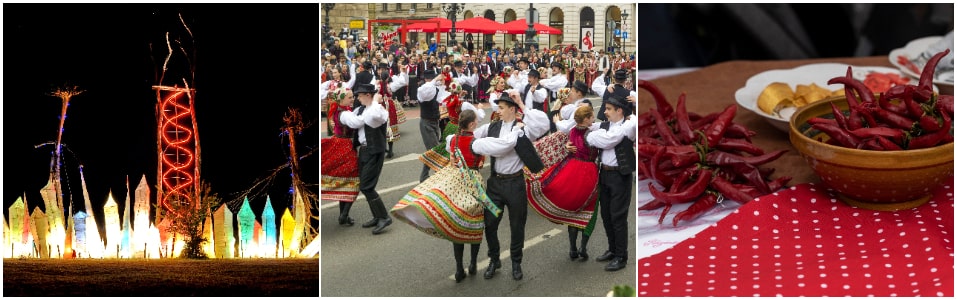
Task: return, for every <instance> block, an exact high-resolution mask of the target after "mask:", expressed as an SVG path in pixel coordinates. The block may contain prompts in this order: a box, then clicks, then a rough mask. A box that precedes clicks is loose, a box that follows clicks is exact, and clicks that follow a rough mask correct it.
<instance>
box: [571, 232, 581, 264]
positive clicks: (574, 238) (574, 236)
mask: <svg viewBox="0 0 957 300" xmlns="http://www.w3.org/2000/svg"><path fill="white" fill-rule="evenodd" d="M579 231H581V230H579V229H578V228H577V227H571V226H568V242H569V244H570V246H571V250H570V251H568V257H571V259H572V260H575V259H578V256H579V255H578V246H576V245H575V244H577V243H578V241H577V240H578V232H579Z"/></svg>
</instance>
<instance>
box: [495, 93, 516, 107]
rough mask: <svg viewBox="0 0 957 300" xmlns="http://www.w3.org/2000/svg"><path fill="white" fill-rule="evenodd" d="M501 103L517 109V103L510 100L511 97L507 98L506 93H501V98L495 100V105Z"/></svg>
mask: <svg viewBox="0 0 957 300" xmlns="http://www.w3.org/2000/svg"><path fill="white" fill-rule="evenodd" d="M502 101H505V102H508V103H511V104H512V105H514V106H515V107H518V103H516V102H515V99H512V97H511V96H509V95H508V93H502V96H500V97H498V99H495V105H498V103H499V102H502Z"/></svg>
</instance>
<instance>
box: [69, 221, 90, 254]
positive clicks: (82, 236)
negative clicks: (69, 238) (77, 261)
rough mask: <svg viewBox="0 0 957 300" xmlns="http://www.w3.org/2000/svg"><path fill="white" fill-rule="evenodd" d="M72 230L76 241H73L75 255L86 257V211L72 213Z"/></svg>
mask: <svg viewBox="0 0 957 300" xmlns="http://www.w3.org/2000/svg"><path fill="white" fill-rule="evenodd" d="M73 232H74V236H75V237H76V242H75V243H73V245H74V246H73V248H74V250H76V257H77V258H85V257H88V256H89V254H88V253H87V252H86V213H85V212H83V211H82V210H81V211H79V212H77V213H76V214H74V215H73Z"/></svg>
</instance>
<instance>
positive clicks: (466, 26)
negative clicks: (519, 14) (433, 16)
mask: <svg viewBox="0 0 957 300" xmlns="http://www.w3.org/2000/svg"><path fill="white" fill-rule="evenodd" d="M455 31H457V32H465V33H481V34H498V33H505V24H502V23H499V22H495V21H492V20H489V19H486V18H485V17H474V18H470V19H465V20H462V21H459V22H455Z"/></svg>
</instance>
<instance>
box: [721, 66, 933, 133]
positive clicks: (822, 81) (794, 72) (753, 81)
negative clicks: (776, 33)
mask: <svg viewBox="0 0 957 300" xmlns="http://www.w3.org/2000/svg"><path fill="white" fill-rule="evenodd" d="M847 66H848V65H845V64H838V63H824V64H810V65H803V66H800V67H797V68H794V69H787V70H770V71H764V72H761V73H758V74H757V75H754V76H751V78H748V81H747V82H746V83H745V85H744V87H742V88H740V89H738V91H737V92H735V93H734V98H735V100H736V101H737V102H738V105H740V106H741V107H744V108H746V109H748V110H750V111H752V112H754V113H755V114H758V115H759V116H762V117H764V119H765V120H767V121H768V123H771V125H773V126H774V128H777V129H778V130H781V132H788V124H789V123H788V122H789V121H790V119H791V115H792V114H794V112H795V111H797V110H798V108H797V107H791V108H785V109H783V110H781V111H780V112H779V115H770V114H768V113H765V112H764V111H762V110H761V109H760V108H758V96H760V95H761V92H762V91H764V88H766V87H767V86H768V85H769V84H771V83H773V82H782V83H786V84H787V85H788V86H790V87H791V89H792V90H794V89H795V88H797V85H798V84H804V85H810V84H811V83H814V84H817V85H818V86H820V87H822V88H825V89H829V90H832V91H833V90H836V89H843V88H844V85H843V84H835V85H828V84H827V81H828V80H831V78H834V77H839V76H844V75H845V74H846V73H847ZM851 68H852V69H853V70H852V72H853V73H852V76H854V78H855V79H857V80H861V81H863V80H864V78H866V77H867V74H868V73H871V72H879V73H895V74H898V75H900V76H902V77H904V78H908V77H907V76H904V74H903V73H901V72H900V71H899V70H896V69H892V68H886V67H874V66H851ZM909 84H915V85H916V84H917V80H916V79H911V81H910V82H909ZM934 90H935V91H936V90H937V88H936V87H934Z"/></svg>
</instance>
